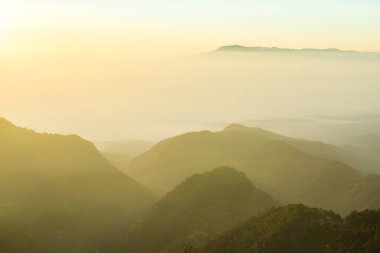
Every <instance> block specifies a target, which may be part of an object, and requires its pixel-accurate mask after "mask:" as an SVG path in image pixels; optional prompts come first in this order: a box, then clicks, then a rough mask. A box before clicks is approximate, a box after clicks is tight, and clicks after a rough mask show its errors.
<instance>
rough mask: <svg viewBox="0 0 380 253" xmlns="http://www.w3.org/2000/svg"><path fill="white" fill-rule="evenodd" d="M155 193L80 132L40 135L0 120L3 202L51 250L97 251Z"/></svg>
mask: <svg viewBox="0 0 380 253" xmlns="http://www.w3.org/2000/svg"><path fill="white" fill-rule="evenodd" d="M153 201H155V197H154V195H153V194H152V193H151V192H150V191H149V190H148V189H147V188H145V187H144V186H142V185H140V184H139V183H137V182H135V181H134V180H132V179H131V178H129V177H127V176H125V175H124V174H123V173H121V172H120V171H118V170H117V169H115V168H114V167H113V166H111V165H110V164H109V163H108V162H107V161H106V160H105V159H104V158H103V157H102V156H101V155H100V153H99V152H98V151H97V149H96V148H95V147H94V145H93V144H92V143H90V142H88V141H86V140H83V139H82V138H80V137H79V136H76V135H69V136H62V135H56V134H40V133H36V132H34V131H31V130H28V129H24V128H19V127H16V126H15V125H13V124H12V123H10V122H8V121H6V120H5V119H0V206H1V211H2V213H4V214H5V215H6V217H11V218H12V219H13V220H15V221H17V223H18V225H19V226H20V227H22V229H23V230H24V231H26V232H27V233H28V234H30V235H33V237H34V238H35V239H36V240H38V241H40V242H41V243H42V244H43V245H44V247H45V248H48V249H50V250H51V251H52V252H73V253H75V252H86V251H87V250H88V251H94V250H96V244H97V242H101V241H102V240H106V239H107V238H108V237H113V235H114V234H117V233H119V231H118V230H126V229H128V227H129V226H131V224H132V222H133V221H134V220H135V219H136V217H137V216H138V215H139V214H140V213H141V212H143V211H144V210H145V209H146V208H148V207H149V206H150V205H151V204H152V203H153Z"/></svg>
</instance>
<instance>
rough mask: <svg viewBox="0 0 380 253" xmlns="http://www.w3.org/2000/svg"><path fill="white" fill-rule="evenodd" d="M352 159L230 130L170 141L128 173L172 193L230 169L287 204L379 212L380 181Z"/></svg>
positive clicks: (319, 146) (330, 149)
mask: <svg viewBox="0 0 380 253" xmlns="http://www.w3.org/2000/svg"><path fill="white" fill-rule="evenodd" d="M351 158H352V157H350V155H349V154H347V153H345V152H344V151H343V150H341V149H340V148H339V147H336V146H332V145H327V144H323V143H319V142H311V141H305V140H299V139H293V138H288V137H285V136H281V135H278V134H275V133H272V132H269V131H265V130H262V129H257V128H248V127H244V126H241V125H230V126H228V127H227V128H225V129H224V130H223V131H221V132H210V131H203V132H196V133H188V134H184V135H180V136H176V137H174V138H171V139H167V140H164V141H162V142H160V143H159V144H157V145H156V146H155V147H153V148H152V149H151V150H150V151H148V152H146V153H144V154H142V155H141V156H139V157H138V158H136V159H134V160H133V161H131V163H130V167H129V170H128V173H129V174H130V175H131V176H133V177H134V178H136V179H137V180H139V181H141V182H143V183H145V184H146V185H148V186H150V187H152V188H155V189H157V190H158V191H161V192H167V191H169V190H170V189H172V188H173V187H174V186H175V185H176V184H178V183H179V182H181V181H182V180H183V179H185V178H186V177H188V176H190V175H192V174H194V173H199V172H203V171H206V170H208V168H213V167H218V166H222V165H228V166H231V167H234V168H236V169H238V170H241V171H243V172H245V173H246V174H247V176H248V177H249V178H250V179H251V180H252V181H253V182H254V184H255V185H256V186H257V187H259V188H260V189H263V190H264V191H266V192H268V193H269V194H271V195H272V196H273V197H274V198H275V199H277V200H279V201H280V202H281V203H282V204H287V203H304V204H306V205H309V206H317V207H322V208H326V209H333V210H335V211H337V212H340V213H347V212H349V211H351V210H353V209H364V208H370V209H374V208H379V207H380V200H379V199H380V198H379V197H380V192H379V191H378V189H379V187H380V177H379V176H374V175H372V176H366V177H363V176H362V175H361V174H360V173H358V172H357V171H356V170H354V169H353V168H352V167H351V166H348V165H346V164H345V163H343V162H342V161H348V162H350V161H351V160H350V159H351ZM334 160H336V161H334ZM367 182H371V183H370V186H369V184H368V183H367ZM358 200H360V201H358Z"/></svg>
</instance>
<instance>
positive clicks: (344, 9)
mask: <svg viewBox="0 0 380 253" xmlns="http://www.w3.org/2000/svg"><path fill="white" fill-rule="evenodd" d="M379 13H380V1H376V0H345V1H343V0H329V1H327V0H319V1H312V0H305V1H295V0H282V1H280V0H277V1H275V0H267V1H257V0H235V1H226V0H219V1H216V0H202V1H201V0H193V1H180V0H177V1H175V0H139V1H128V0H126V1H121V0H107V1H100V0H92V1H90V0H75V1H74V0H65V1H57V0H0V116H4V117H6V118H9V119H10V120H12V121H14V122H15V123H16V124H19V125H22V126H28V127H30V128H33V129H36V130H39V131H47V132H59V133H79V134H81V135H82V136H84V137H86V138H89V139H91V140H109V139H118V138H121V139H136V138H144V137H148V138H156V139H159V138H162V137H164V136H168V135H171V134H174V133H179V132H180V131H184V130H193V129H195V128H196V127H194V126H190V125H191V124H188V125H187V123H186V121H192V122H193V121H199V122H204V121H206V120H207V121H208V122H221V121H223V122H227V121H232V120H235V121H239V120H248V119H250V118H251V117H254V116H255V115H256V116H260V117H274V116H276V117H277V116H278V115H279V114H280V113H279V112H278V111H276V110H275V109H273V110H272V109H268V110H267V111H265V110H261V111H260V112H257V111H253V112H252V111H250V110H247V109H246V107H247V106H264V105H265V106H266V108H268V107H271V106H268V104H267V103H266V102H262V103H261V104H260V103H256V104H252V103H248V102H245V101H248V100H249V98H248V97H246V93H247V92H248V91H252V90H254V89H256V88H252V87H259V86H258V84H257V82H259V80H262V79H265V84H266V85H267V84H269V86H268V87H272V88H263V89H264V91H263V92H264V93H265V94H267V96H268V97H267V100H268V101H272V100H271V99H273V100H275V95H273V94H274V90H273V89H274V88H273V85H272V84H273V83H275V82H282V81H283V80H280V79H270V78H269V77H266V76H264V77H263V76H260V75H252V76H249V77H247V79H246V80H244V79H242V77H244V76H246V74H245V73H244V72H242V70H244V68H241V69H239V70H236V73H233V74H231V75H230V76H228V77H225V78H224V79H227V80H230V81H231V83H224V81H223V80H221V79H218V78H216V77H215V72H216V73H218V71H226V69H225V68H226V66H223V67H221V68H219V69H218V68H214V67H210V66H207V64H206V65H204V62H202V63H199V62H195V63H194V62H193V63H192V64H190V65H186V64H185V65H183V64H182V63H181V64H182V65H181V64H179V63H178V61H180V62H181V59H182V58H183V57H189V56H194V55H198V54H201V53H204V52H209V51H212V50H214V49H216V48H218V47H220V46H223V45H231V44H240V45H247V46H268V47H270V46H277V47H290V48H332V47H334V48H340V49H347V50H358V51H380V33H379V32H378V30H379V27H380V15H378V14H379ZM265 61H266V60H265ZM314 63H315V64H317V65H318V66H321V65H323V64H321V63H320V62H318V63H316V62H314ZM213 64H214V63H213ZM282 64H284V65H287V64H288V63H287V62H282ZM297 64H298V65H297V66H300V65H299V64H300V62H298V63H297ZM366 64H367V63H366V62H361V63H359V66H360V67H359V69H361V70H362V71H361V72H360V74H359V73H358V74H357V75H356V77H358V76H360V77H363V79H365V80H367V82H366V83H367V84H368V85H369V86H366V88H367V91H368V87H370V88H371V89H376V91H377V86H376V85H375V84H373V81H372V80H371V78H373V77H374V76H376V73H377V72H376V71H377V70H378V69H377V65H376V66H375V65H373V64H372V65H370V67H369V68H368V69H367V68H366V67H365V66H367V65H366ZM237 65H239V64H237ZM253 65H255V63H253ZM275 65H276V66H277V68H280V69H281V68H282V67H279V65H278V64H275ZM332 65H333V66H334V68H337V69H336V72H335V73H334V74H331V73H330V76H334V78H337V79H338V80H340V81H341V82H343V81H344V82H346V81H347V80H346V79H344V78H346V77H344V76H345V73H342V71H341V69H342V67H347V68H353V67H352V66H353V65H355V64H354V63H352V61H350V63H349V64H348V66H342V65H341V64H340V63H336V62H335V63H334V64H332ZM239 66H240V65H239ZM338 66H339V67H338ZM229 67H230V66H229ZM271 69H272V65H271V64H269V63H268V64H267V65H266V68H265V69H264V70H265V71H270V70H271ZM256 70H258V69H250V70H247V69H245V71H256ZM260 70H262V69H260ZM292 71H293V70H292ZM317 72H318V73H319V74H321V75H323V74H325V72H326V69H323V68H322V69H320V70H319V71H317ZM237 73H239V75H240V76H239V80H240V82H241V85H240V86H238V87H237V88H236V89H237V90H238V91H239V92H235V91H232V89H233V88H232V83H234V82H235V81H234V80H233V78H234V77H236V75H237ZM291 73H293V72H291ZM294 73H298V72H297V71H296V72H294ZM305 73H309V72H305ZM305 73H303V74H302V75H300V73H298V74H297V76H298V77H299V80H298V81H297V83H298V82H301V81H305V80H306V77H305V76H306V74H305ZM222 76H223V75H222ZM301 76H302V77H301ZM282 77H283V78H285V77H284V76H282ZM319 77H320V76H318V78H316V80H322V79H323V78H319ZM370 77H371V78H370ZM287 78H289V77H287ZM275 80H277V81H275ZM353 80H356V79H355V78H354V79H352V78H351V79H350V80H348V81H349V82H354V81H353ZM222 81H223V82H222ZM219 82H222V83H224V85H225V86H224V88H225V89H224V88H222V89H221V92H215V83H219ZM271 85H272V86H271ZM341 85H343V84H341ZM354 85H355V83H353V84H351V86H352V87H353V86H354ZM357 85H359V81H357ZM351 86H350V87H351ZM265 87H267V86H265ZM315 87H322V86H321V84H320V83H318V82H316V83H315ZM323 87H325V86H323ZM293 88H294V87H293ZM202 89H204V91H207V92H205V93H202V92H201V90H202ZM229 89H231V91H232V94H233V96H234V101H235V102H234V103H232V102H231V103H226V102H225V101H226V100H228V95H229V94H225V93H223V91H224V90H229ZM260 89H262V88H260ZM265 89H267V90H265ZM316 89H317V90H318V88H316ZM325 89H326V88H320V89H319V90H318V92H324V91H325ZM337 89H338V88H337ZM341 89H343V88H342V86H341ZM338 90H339V89H338ZM183 91H188V94H192V95H191V97H190V98H189V97H187V96H186V95H187V94H184V93H183ZM305 92H306V91H305ZM347 93H349V94H350V95H347V96H346V97H345V99H342V101H346V100H347V101H348V100H349V101H351V102H350V103H351V107H354V105H355V106H356V107H358V106H359V107H360V108H361V109H359V111H360V110H370V111H371V110H373V111H376V110H377V109H378V108H377V104H376V103H375V102H373V98H372V97H371V96H372V94H373V90H369V91H368V93H366V89H365V88H363V89H362V90H360V91H358V90H355V89H352V90H349V92H348V91H347ZM355 93H356V94H365V96H369V99H368V98H366V97H365V98H363V97H360V99H354V98H353V97H352V96H353V95H352V94H355ZM216 94H217V95H218V98H215V97H216V96H217V95H216ZM308 94H309V95H310V96H311V93H308ZM199 96H201V98H202V99H201V102H200V103H199V106H196V105H194V104H192V103H190V102H191V101H196V99H198V97H199ZM363 96H364V95H363ZM292 99H293V97H292V94H291V93H289V94H288V95H287V97H286V98H284V100H286V101H287V102H286V103H287V104H288V105H289V103H290V101H292ZM258 100H260V99H259V98H258ZM264 100H265V99H264ZM363 100H366V101H364V104H363V103H359V102H358V104H356V103H355V101H363ZM236 101H237V102H236ZM181 102H184V103H185V102H187V103H188V104H184V105H182V106H178V105H177V104H178V103H181ZM284 103H285V102H284ZM315 103H317V102H315ZM342 103H343V102H342ZM272 104H273V105H276V106H278V104H277V103H274V102H273V103H272ZM330 105H331V104H330ZM310 106H311V107H313V108H314V109H311V107H310V108H309V109H305V110H304V111H303V112H302V113H303V114H306V111H308V113H309V114H310V113H324V112H325V111H329V109H330V108H324V109H323V110H322V109H321V108H323V106H322V105H318V106H315V105H311V104H310ZM341 106H342V107H344V105H343V104H342V105H341ZM225 107H226V108H225ZM273 107H274V106H273ZM280 107H281V106H280ZM195 108H196V109H195ZM284 108H288V109H287V113H285V114H287V115H288V116H289V117H294V116H297V117H298V116H300V114H301V111H299V110H298V109H297V110H295V111H296V112H297V113H296V112H294V111H293V107H292V106H291V105H289V106H288V107H287V106H284ZM317 108H319V109H320V111H318V110H317ZM223 111H228V113H227V116H224V115H223V113H222V112H223ZM266 112H267V113H266ZM173 122H177V123H176V124H177V126H176V127H172V128H170V127H169V126H170V125H173V124H174V123H173ZM178 122H181V123H180V124H181V125H186V127H179V128H178ZM197 127H200V126H197ZM157 129H160V130H157ZM173 129H178V130H173Z"/></svg>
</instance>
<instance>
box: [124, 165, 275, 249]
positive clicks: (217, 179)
mask: <svg viewBox="0 0 380 253" xmlns="http://www.w3.org/2000/svg"><path fill="white" fill-rule="evenodd" d="M274 205H276V202H275V201H274V200H273V199H272V198H271V197H270V196H269V195H268V194H266V193H264V192H263V191H261V190H259V189H257V188H255V187H254V186H253V184H252V183H251V182H250V181H249V180H248V178H247V177H246V176H245V175H244V173H242V172H238V171H236V170H234V169H232V168H229V167H219V168H216V169H214V170H212V171H210V172H205V173H203V174H195V175H193V176H191V177H189V178H187V179H186V180H185V181H183V182H182V183H181V184H179V185H178V186H177V187H176V188H175V189H174V190H172V191H170V192H169V193H168V194H167V195H166V196H165V197H163V198H162V199H161V200H160V201H159V202H158V203H156V204H155V205H154V206H153V207H152V208H151V210H150V211H149V212H148V213H147V214H146V216H145V217H144V218H143V219H142V221H141V222H140V223H139V224H138V225H137V226H136V227H135V228H134V229H133V231H132V232H131V234H130V235H129V236H128V238H127V239H126V240H125V241H124V242H123V243H122V244H121V246H120V247H119V251H118V252H131V253H133V252H136V253H137V252H146V250H148V251H149V250H152V252H160V253H163V252H165V253H169V252H173V253H174V252H181V249H182V247H183V244H184V243H185V242H187V241H191V242H196V243H197V244H202V242H204V241H205V240H206V239H208V238H211V237H214V236H215V235H217V234H218V233H221V232H223V231H224V230H226V229H229V228H232V227H233V226H235V225H236V224H238V223H240V222H243V221H245V220H246V219H248V218H249V217H250V216H252V215H254V214H257V213H259V212H262V211H264V210H266V209H268V208H270V207H272V206H274ZM144 250H145V251H144Z"/></svg>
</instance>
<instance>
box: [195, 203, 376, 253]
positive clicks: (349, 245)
mask: <svg viewBox="0 0 380 253" xmlns="http://www.w3.org/2000/svg"><path fill="white" fill-rule="evenodd" d="M379 226H380V211H369V210H366V211H363V212H353V213H351V214H350V215H349V216H347V217H346V218H345V219H342V218H341V217H340V216H339V215H337V214H335V213H333V212H331V211H325V210H322V209H316V208H309V207H306V206H303V205H290V206H286V207H279V208H273V209H271V210H269V211H268V212H266V213H264V214H262V215H260V216H258V217H253V218H251V219H250V220H248V221H247V222H245V223H244V224H241V225H239V226H237V227H236V228H234V229H232V230H230V231H228V232H226V233H225V234H223V235H222V236H220V237H219V238H217V239H215V240H211V241H210V242H208V243H207V245H206V246H205V247H204V250H203V251H202V252H204V253H227V252H228V253H238V252H252V253H256V252H257V253H258V252H260V253H273V252H283V253H293V252H294V253H296V252H308V253H314V252H315V253H374V252H379V250H380V231H379Z"/></svg>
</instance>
